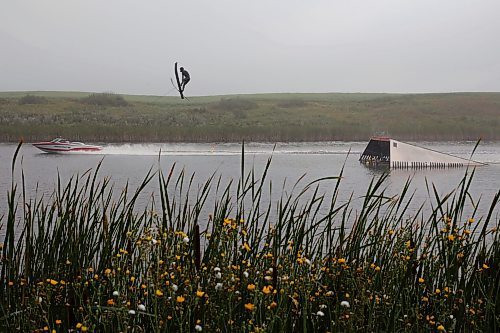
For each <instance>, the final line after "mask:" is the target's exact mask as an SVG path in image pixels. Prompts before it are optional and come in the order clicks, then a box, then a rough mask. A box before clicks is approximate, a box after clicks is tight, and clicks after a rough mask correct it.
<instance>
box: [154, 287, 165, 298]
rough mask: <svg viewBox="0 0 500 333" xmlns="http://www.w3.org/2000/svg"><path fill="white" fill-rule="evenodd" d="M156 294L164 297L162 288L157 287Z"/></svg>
mask: <svg viewBox="0 0 500 333" xmlns="http://www.w3.org/2000/svg"><path fill="white" fill-rule="evenodd" d="M155 295H156V296H158V297H162V296H163V292H162V291H161V290H160V289H156V292H155Z"/></svg>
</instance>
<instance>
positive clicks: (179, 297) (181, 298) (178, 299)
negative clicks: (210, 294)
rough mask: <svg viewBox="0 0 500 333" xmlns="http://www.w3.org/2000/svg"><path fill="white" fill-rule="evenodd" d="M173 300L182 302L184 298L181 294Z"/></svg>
mask: <svg viewBox="0 0 500 333" xmlns="http://www.w3.org/2000/svg"><path fill="white" fill-rule="evenodd" d="M175 300H176V301H177V303H183V302H184V301H185V300H186V299H185V298H184V297H182V296H177V298H176V299H175Z"/></svg>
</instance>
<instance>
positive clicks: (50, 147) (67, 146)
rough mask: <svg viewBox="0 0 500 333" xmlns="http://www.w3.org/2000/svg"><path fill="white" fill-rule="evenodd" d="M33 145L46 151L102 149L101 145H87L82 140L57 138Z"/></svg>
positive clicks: (71, 151) (93, 150)
mask: <svg viewBox="0 0 500 333" xmlns="http://www.w3.org/2000/svg"><path fill="white" fill-rule="evenodd" d="M33 146H35V147H36V148H38V149H40V150H41V151H43V152H46V153H54V154H62V153H82V152H96V151H100V150H102V147H101V146H95V145H87V144H84V143H82V142H71V141H68V140H62V139H55V140H52V141H48V142H36V143H33Z"/></svg>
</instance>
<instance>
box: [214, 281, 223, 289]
mask: <svg viewBox="0 0 500 333" xmlns="http://www.w3.org/2000/svg"><path fill="white" fill-rule="evenodd" d="M215 290H222V283H220V282H218V283H217V284H216V285H215Z"/></svg>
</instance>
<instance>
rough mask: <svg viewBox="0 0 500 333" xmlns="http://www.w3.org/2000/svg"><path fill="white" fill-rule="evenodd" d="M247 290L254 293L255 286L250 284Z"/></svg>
mask: <svg viewBox="0 0 500 333" xmlns="http://www.w3.org/2000/svg"><path fill="white" fill-rule="evenodd" d="M247 289H248V290H250V291H254V290H255V284H252V283H250V284H249V285H248V286H247Z"/></svg>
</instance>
